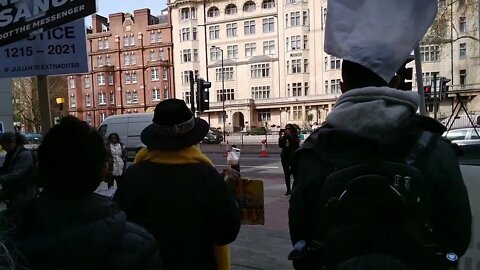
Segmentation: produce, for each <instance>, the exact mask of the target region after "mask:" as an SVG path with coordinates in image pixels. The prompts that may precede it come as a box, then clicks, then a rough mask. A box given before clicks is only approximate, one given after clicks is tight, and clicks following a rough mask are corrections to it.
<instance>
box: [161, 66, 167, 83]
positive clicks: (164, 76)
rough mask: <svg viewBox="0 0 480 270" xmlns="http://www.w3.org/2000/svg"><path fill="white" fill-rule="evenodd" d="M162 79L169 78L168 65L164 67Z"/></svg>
mask: <svg viewBox="0 0 480 270" xmlns="http://www.w3.org/2000/svg"><path fill="white" fill-rule="evenodd" d="M162 79H163V80H164V81H166V80H168V68H167V67H163V73H162Z"/></svg>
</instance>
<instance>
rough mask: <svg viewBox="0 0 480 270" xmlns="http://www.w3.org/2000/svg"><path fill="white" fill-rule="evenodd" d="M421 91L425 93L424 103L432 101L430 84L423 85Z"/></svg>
mask: <svg viewBox="0 0 480 270" xmlns="http://www.w3.org/2000/svg"><path fill="white" fill-rule="evenodd" d="M423 92H424V93H425V103H428V102H432V87H431V86H430V85H426V86H424V87H423Z"/></svg>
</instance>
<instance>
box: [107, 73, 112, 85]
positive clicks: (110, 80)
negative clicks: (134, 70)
mask: <svg viewBox="0 0 480 270" xmlns="http://www.w3.org/2000/svg"><path fill="white" fill-rule="evenodd" d="M108 85H113V74H112V73H108Z"/></svg>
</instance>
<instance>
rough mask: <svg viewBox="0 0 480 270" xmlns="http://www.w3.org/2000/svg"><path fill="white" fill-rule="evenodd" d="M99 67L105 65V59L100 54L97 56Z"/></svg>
mask: <svg viewBox="0 0 480 270" xmlns="http://www.w3.org/2000/svg"><path fill="white" fill-rule="evenodd" d="M97 67H103V59H102V56H100V55H99V56H98V57H97Z"/></svg>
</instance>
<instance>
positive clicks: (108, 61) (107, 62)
mask: <svg viewBox="0 0 480 270" xmlns="http://www.w3.org/2000/svg"><path fill="white" fill-rule="evenodd" d="M105 65H106V66H111V65H112V60H111V59H110V55H107V56H105Z"/></svg>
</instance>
